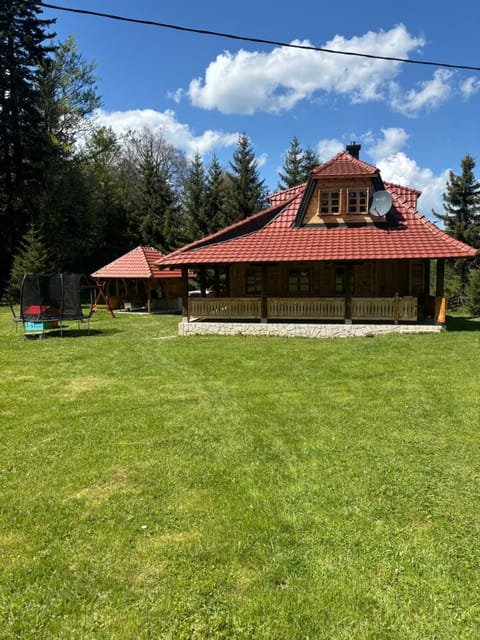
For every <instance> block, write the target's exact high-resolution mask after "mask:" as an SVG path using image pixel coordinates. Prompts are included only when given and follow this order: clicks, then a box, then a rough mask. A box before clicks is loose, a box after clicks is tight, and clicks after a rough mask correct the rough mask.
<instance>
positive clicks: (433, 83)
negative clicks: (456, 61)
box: [391, 69, 453, 116]
mask: <svg viewBox="0 0 480 640" xmlns="http://www.w3.org/2000/svg"><path fill="white" fill-rule="evenodd" d="M452 76H453V72H452V71H449V70H448V69H437V70H436V71H435V72H434V74H433V79H432V80H425V81H423V82H420V83H418V86H419V87H420V88H419V89H418V90H416V89H410V91H407V92H406V93H405V95H401V94H400V93H399V92H398V87H396V89H395V90H394V96H393V98H392V103H391V104H392V107H393V108H394V109H395V110H396V111H399V112H400V113H403V115H406V116H415V115H417V114H418V112H419V111H421V110H422V109H434V108H436V107H438V106H440V105H441V104H442V103H443V102H445V101H446V100H448V98H449V97H450V95H451V93H452V87H451V84H450V80H451V78H452ZM393 86H394V83H392V87H393Z"/></svg>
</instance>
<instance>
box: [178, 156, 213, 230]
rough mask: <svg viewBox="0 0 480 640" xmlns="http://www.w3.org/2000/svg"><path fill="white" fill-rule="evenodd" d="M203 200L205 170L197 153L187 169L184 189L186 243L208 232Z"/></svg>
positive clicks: (204, 194)
mask: <svg viewBox="0 0 480 640" xmlns="http://www.w3.org/2000/svg"><path fill="white" fill-rule="evenodd" d="M205 198H206V176H205V168H204V166H203V161H202V158H201V156H200V154H198V153H197V154H196V155H195V156H194V158H193V160H192V162H191V163H190V165H189V167H188V171H187V177H186V182H185V189H184V201H183V210H184V215H185V227H186V239H187V241H188V242H191V241H192V240H197V239H198V238H201V237H202V236H205V235H207V234H208V232H209V231H208V229H209V226H208V219H207V214H206V209H205Z"/></svg>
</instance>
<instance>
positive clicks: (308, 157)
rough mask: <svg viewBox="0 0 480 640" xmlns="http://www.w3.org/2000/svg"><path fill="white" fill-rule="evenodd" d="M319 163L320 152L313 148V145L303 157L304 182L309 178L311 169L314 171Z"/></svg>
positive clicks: (306, 150)
mask: <svg viewBox="0 0 480 640" xmlns="http://www.w3.org/2000/svg"><path fill="white" fill-rule="evenodd" d="M319 164H320V158H319V157H318V154H317V153H316V152H315V151H314V150H313V149H312V147H310V146H309V147H307V148H306V149H305V151H304V153H303V158H302V182H306V181H307V180H308V176H309V175H310V171H313V169H315V167H318V165H319Z"/></svg>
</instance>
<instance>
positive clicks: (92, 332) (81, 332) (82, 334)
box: [24, 327, 121, 340]
mask: <svg viewBox="0 0 480 640" xmlns="http://www.w3.org/2000/svg"><path fill="white" fill-rule="evenodd" d="M115 333H121V332H120V330H119V329H68V328H66V327H65V328H64V329H63V333H60V331H49V332H46V333H32V334H28V333H25V334H24V337H25V338H26V339H27V340H46V339H47V338H48V339H51V338H58V339H60V340H64V339H65V338H92V337H94V336H108V335H114V334H115Z"/></svg>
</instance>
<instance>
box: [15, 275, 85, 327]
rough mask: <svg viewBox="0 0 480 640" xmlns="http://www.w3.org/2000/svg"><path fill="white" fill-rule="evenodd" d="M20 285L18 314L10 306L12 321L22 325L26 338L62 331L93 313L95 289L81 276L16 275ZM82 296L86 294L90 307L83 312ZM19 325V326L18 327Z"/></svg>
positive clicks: (83, 320)
mask: <svg viewBox="0 0 480 640" xmlns="http://www.w3.org/2000/svg"><path fill="white" fill-rule="evenodd" d="M17 279H18V283H19V286H20V299H19V311H18V314H17V313H16V312H15V308H14V305H13V304H12V303H10V308H11V310H12V314H13V320H14V322H16V323H22V325H23V331H24V335H43V334H45V333H46V332H49V331H53V330H55V331H60V335H63V329H64V328H65V325H64V323H65V322H68V321H77V322H78V327H79V328H80V323H81V322H85V321H86V322H87V323H88V328H89V327H90V318H91V316H92V313H93V311H94V308H95V307H94V302H93V294H94V287H93V286H91V285H90V284H89V282H88V281H87V279H86V277H85V276H84V275H83V274H80V273H52V274H40V273H24V274H22V275H18V276H17ZM81 293H83V294H87V297H88V299H89V308H88V311H87V309H85V310H84V308H83V306H82V300H81ZM16 326H18V325H16Z"/></svg>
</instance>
